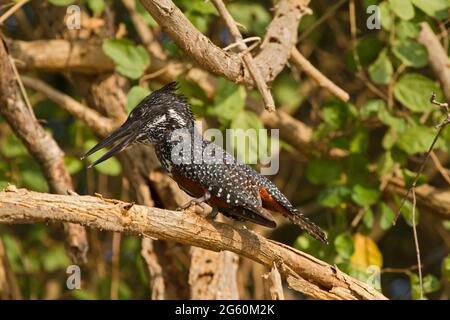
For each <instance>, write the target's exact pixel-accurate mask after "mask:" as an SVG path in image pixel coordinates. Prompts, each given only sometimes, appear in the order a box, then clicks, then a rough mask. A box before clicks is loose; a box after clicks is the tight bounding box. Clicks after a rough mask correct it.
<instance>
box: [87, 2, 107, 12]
mask: <svg viewBox="0 0 450 320" xmlns="http://www.w3.org/2000/svg"><path fill="white" fill-rule="evenodd" d="M87 4H88V7H89V9H91V10H92V12H94V14H96V15H97V16H99V15H101V14H102V13H103V11H104V10H105V0H87Z"/></svg>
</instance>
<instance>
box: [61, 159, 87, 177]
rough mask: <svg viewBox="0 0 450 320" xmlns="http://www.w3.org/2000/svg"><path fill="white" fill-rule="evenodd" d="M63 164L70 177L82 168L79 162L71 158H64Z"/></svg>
mask: <svg viewBox="0 0 450 320" xmlns="http://www.w3.org/2000/svg"><path fill="white" fill-rule="evenodd" d="M64 164H65V165H66V168H67V171H69V174H71V175H73V174H76V173H77V172H79V171H80V170H81V169H82V168H83V163H82V162H81V160H80V159H78V158H75V157H72V156H64Z"/></svg>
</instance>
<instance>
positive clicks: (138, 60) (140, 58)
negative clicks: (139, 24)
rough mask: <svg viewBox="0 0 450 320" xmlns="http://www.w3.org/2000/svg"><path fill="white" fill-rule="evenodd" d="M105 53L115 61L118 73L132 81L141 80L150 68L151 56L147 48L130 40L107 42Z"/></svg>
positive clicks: (104, 45)
mask: <svg viewBox="0 0 450 320" xmlns="http://www.w3.org/2000/svg"><path fill="white" fill-rule="evenodd" d="M103 51H104V52H105V54H106V55H107V56H109V57H110V58H111V59H113V61H114V63H115V65H116V70H117V72H119V73H120V74H122V75H124V76H126V77H128V78H131V79H138V78H140V77H141V76H142V75H143V74H144V72H145V70H146V69H147V68H148V67H149V66H150V56H149V55H148V53H147V51H146V50H145V48H144V47H143V46H141V45H138V46H136V45H135V44H134V43H133V42H132V41H131V40H129V39H109V40H105V41H103Z"/></svg>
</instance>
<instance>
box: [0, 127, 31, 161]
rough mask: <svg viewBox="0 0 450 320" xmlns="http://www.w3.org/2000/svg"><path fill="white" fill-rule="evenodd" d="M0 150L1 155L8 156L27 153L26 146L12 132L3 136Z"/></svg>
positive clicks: (13, 156)
mask: <svg viewBox="0 0 450 320" xmlns="http://www.w3.org/2000/svg"><path fill="white" fill-rule="evenodd" d="M0 151H1V153H2V155H4V156H5V157H8V158H15V157H19V156H23V155H26V154H27V153H28V151H27V148H26V147H25V146H24V145H23V143H22V141H21V140H20V139H19V138H17V136H16V135H15V134H13V133H9V134H7V135H6V136H5V138H4V140H3V141H2V143H1V144H0Z"/></svg>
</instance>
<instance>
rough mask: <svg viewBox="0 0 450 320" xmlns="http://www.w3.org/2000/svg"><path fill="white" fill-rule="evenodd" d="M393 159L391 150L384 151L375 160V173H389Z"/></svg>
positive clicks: (379, 174) (380, 174) (392, 165)
mask: <svg viewBox="0 0 450 320" xmlns="http://www.w3.org/2000/svg"><path fill="white" fill-rule="evenodd" d="M394 164H395V162H394V159H392V153H391V151H386V152H385V153H383V154H382V155H381V157H380V159H379V160H378V162H377V173H378V176H380V177H382V176H384V175H387V174H390V173H391V172H392V170H393V168H394Z"/></svg>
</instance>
